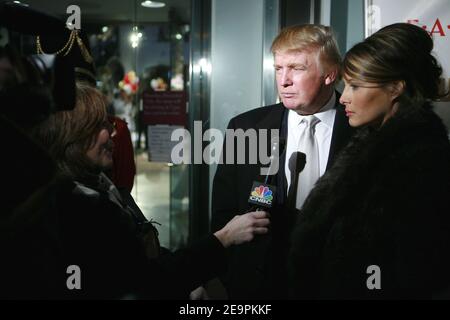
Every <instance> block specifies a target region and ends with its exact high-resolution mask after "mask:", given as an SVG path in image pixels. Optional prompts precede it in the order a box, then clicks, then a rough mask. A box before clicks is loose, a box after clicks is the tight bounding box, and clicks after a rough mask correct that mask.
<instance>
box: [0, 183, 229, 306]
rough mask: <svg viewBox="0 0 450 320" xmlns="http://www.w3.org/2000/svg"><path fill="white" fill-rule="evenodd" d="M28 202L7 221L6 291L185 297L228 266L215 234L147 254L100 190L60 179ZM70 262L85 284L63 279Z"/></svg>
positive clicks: (2, 290)
mask: <svg viewBox="0 0 450 320" xmlns="http://www.w3.org/2000/svg"><path fill="white" fill-rule="evenodd" d="M97 191H98V192H97ZM28 202H29V203H25V204H24V206H23V207H22V208H21V210H20V211H19V212H17V213H16V215H15V217H14V221H13V223H12V224H11V227H10V228H9V231H11V232H10V233H11V234H10V235H9V237H8V250H7V252H6V255H4V258H5V263H4V264H3V265H4V269H3V270H5V272H4V273H3V274H2V275H1V277H0V282H1V286H0V297H2V298H6V299H11V298H15V299H22V298H34V299H35V298H38V299H123V298H133V299H138V298H145V299H147V298H148V299H174V298H178V299H187V298H188V295H189V293H190V291H192V290H193V289H195V288H196V287H198V286H200V285H201V284H202V283H204V282H206V281H208V280H209V279H211V278H213V277H216V276H218V275H219V274H220V273H222V272H224V271H225V267H226V263H225V262H226V260H225V249H224V247H223V246H222V244H221V243H220V242H219V240H218V239H217V238H216V237H214V236H213V235H209V236H208V237H206V238H205V239H202V240H201V241H199V242H198V243H196V244H194V245H193V246H191V247H189V248H186V249H183V250H179V251H177V252H175V253H166V254H164V255H162V256H160V257H159V258H156V259H152V260H149V259H148V258H147V256H146V254H145V250H144V247H143V244H142V242H141V240H140V239H139V237H138V234H137V232H136V225H135V223H134V221H133V220H132V219H131V217H130V215H129V214H128V213H127V212H124V211H123V209H122V208H121V207H120V206H119V205H118V204H117V203H115V202H113V201H111V200H110V198H109V196H108V194H107V193H104V192H102V191H99V190H94V189H90V188H89V189H86V188H84V187H80V185H77V184H75V183H74V182H72V181H70V180H62V181H58V182H56V183H54V184H52V185H51V186H50V187H49V188H47V189H46V190H44V191H43V192H42V193H41V194H37V195H35V196H34V197H33V198H31V199H30V200H29V201H28ZM5 265H6V266H5ZM71 265H76V266H78V267H80V269H81V290H69V289H68V287H67V285H66V281H67V279H68V278H69V276H70V274H68V273H67V268H68V267H69V266H71Z"/></svg>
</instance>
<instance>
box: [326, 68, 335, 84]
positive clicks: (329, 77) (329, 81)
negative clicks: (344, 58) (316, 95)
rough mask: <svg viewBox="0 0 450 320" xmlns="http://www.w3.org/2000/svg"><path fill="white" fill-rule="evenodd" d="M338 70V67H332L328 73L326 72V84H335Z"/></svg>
mask: <svg viewBox="0 0 450 320" xmlns="http://www.w3.org/2000/svg"><path fill="white" fill-rule="evenodd" d="M337 75H338V71H337V69H336V68H331V69H330V70H329V71H328V72H327V73H325V85H327V86H328V85H330V84H333V83H334V82H335V81H336V78H337Z"/></svg>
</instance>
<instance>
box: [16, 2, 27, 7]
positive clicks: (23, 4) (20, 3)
mask: <svg viewBox="0 0 450 320" xmlns="http://www.w3.org/2000/svg"><path fill="white" fill-rule="evenodd" d="M13 3H15V4H18V5H21V6H24V7H28V4H26V3H22V2H20V1H13Z"/></svg>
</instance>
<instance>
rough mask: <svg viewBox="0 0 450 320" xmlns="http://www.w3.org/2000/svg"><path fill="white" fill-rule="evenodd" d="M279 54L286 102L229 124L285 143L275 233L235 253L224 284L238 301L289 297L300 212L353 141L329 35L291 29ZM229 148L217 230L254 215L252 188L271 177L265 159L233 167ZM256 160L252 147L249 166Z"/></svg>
mask: <svg viewBox="0 0 450 320" xmlns="http://www.w3.org/2000/svg"><path fill="white" fill-rule="evenodd" d="M272 53H273V55H274V61H275V63H274V66H275V71H276V82H277V89H278V94H279V96H280V99H281V101H282V102H281V103H279V104H275V105H271V106H266V107H262V108H258V109H254V110H251V111H249V112H246V113H243V114H240V115H238V116H236V117H235V118H233V119H232V120H231V121H230V123H229V125H228V129H235V130H236V129H243V130H244V131H246V130H248V129H256V130H257V131H258V130H259V129H268V130H271V129H278V130H279V132H280V137H282V138H283V140H284V139H285V141H286V147H285V148H283V150H282V152H281V156H280V161H279V170H278V173H277V174H276V175H275V176H273V178H272V182H271V183H272V184H273V185H276V188H277V193H276V200H275V202H276V204H275V205H274V207H273V208H272V209H271V211H270V212H271V222H272V226H271V233H270V234H268V235H265V236H262V237H259V238H257V239H255V241H253V242H251V243H249V244H246V245H243V246H240V247H238V248H235V249H234V250H233V251H232V252H230V255H229V260H228V261H229V269H228V274H227V276H225V277H224V278H222V279H221V280H222V282H223V283H224V285H225V287H226V289H227V292H228V295H229V298H231V299H282V298H286V297H287V279H286V263H285V262H286V256H287V251H288V248H289V238H290V228H291V226H292V224H293V221H294V219H295V217H296V216H297V215H298V214H301V211H300V212H299V210H301V208H302V205H303V203H304V201H305V198H306V196H307V194H308V193H309V191H310V190H311V189H312V187H313V184H314V183H315V181H317V179H318V178H319V177H320V176H321V175H322V174H323V173H324V172H325V170H326V169H327V168H329V167H330V166H331V165H332V163H333V161H334V159H335V158H336V155H337V153H338V151H339V150H340V149H341V148H342V147H343V146H344V145H345V144H346V143H347V141H348V139H349V137H350V136H351V129H350V127H349V125H348V121H347V119H346V116H345V112H344V108H342V106H341V105H340V104H339V93H338V92H336V91H335V88H334V85H335V82H336V80H337V79H338V77H339V65H340V62H341V59H340V55H339V51H338V48H337V44H336V41H335V39H334V36H333V34H332V32H331V30H330V28H329V27H324V26H319V25H298V26H292V27H288V28H285V29H283V30H282V31H281V32H280V34H279V35H278V36H277V37H276V38H275V40H274V42H273V44H272ZM269 136H270V135H269ZM268 140H269V141H268V142H267V143H268V145H270V138H269V139H268ZM225 145H226V142H225V144H224V149H223V160H224V164H220V165H219V166H218V168H217V172H216V175H215V177H214V182H213V195H212V229H213V231H214V230H218V229H219V228H221V227H222V226H223V225H224V224H225V223H226V221H228V220H229V219H230V218H231V215H232V214H233V213H235V212H242V213H244V212H246V211H247V210H249V209H250V207H251V205H250V204H249V203H248V198H249V195H250V191H251V188H252V185H253V181H258V180H259V181H262V180H263V178H264V177H263V176H261V172H260V169H261V167H262V163H261V161H260V159H258V163H256V164H251V163H246V164H236V162H235V164H229V163H226V162H225V161H226V159H227V155H226V152H227V150H226V148H225ZM257 146H260V142H259V141H258V143H257ZM234 151H237V149H235V150H234ZM258 151H259V149H258ZM297 151H300V152H302V153H303V154H304V155H305V156H306V166H305V168H304V169H303V170H300V169H301V168H295V167H293V166H292V163H295V161H292V160H290V159H291V157H293V156H296V155H298V153H297ZM249 153H250V150H249V146H248V145H246V147H245V156H246V159H249V155H250V154H249ZM258 154H259V152H258ZM237 156H242V155H236V152H235V154H234V158H235V159H236V157H237ZM247 161H248V160H247ZM289 163H291V165H289ZM297 171H299V172H297ZM288 204H290V205H288Z"/></svg>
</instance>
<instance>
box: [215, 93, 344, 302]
mask: <svg viewBox="0 0 450 320" xmlns="http://www.w3.org/2000/svg"><path fill="white" fill-rule="evenodd" d="M336 101H337V102H336V106H335V108H336V111H337V112H336V117H335V122H334V128H333V136H332V141H331V147H330V155H329V159H328V165H327V168H328V167H330V165H331V164H332V163H333V161H334V159H335V157H336V154H337V152H338V151H339V150H340V149H341V148H342V147H343V146H345V145H346V143H347V142H348V140H349V138H350V136H351V133H352V132H353V131H352V130H351V128H350V126H349V125H348V120H347V118H346V116H345V112H344V108H343V107H342V106H341V105H339V103H338V101H339V97H337V99H336ZM287 114H288V112H287V109H286V108H285V107H284V106H283V104H281V103H280V104H276V105H271V106H268V107H262V108H257V109H254V110H250V111H248V112H245V113H243V114H240V115H238V116H236V117H235V118H233V119H232V120H231V121H230V123H229V125H228V129H243V130H244V131H246V130H248V129H256V130H257V132H258V129H268V130H270V129H278V130H280V136H281V137H287ZM268 134H269V136H270V131H269V133H268ZM225 143H226V142H225ZM268 144H270V139H268ZM235 145H236V144H235ZM258 146H259V141H258ZM268 150H270V149H268ZM245 151H246V163H248V159H249V148H248V145H246V150H245ZM258 152H259V150H258ZM235 154H236V152H235ZM223 159H224V162H225V159H226V148H225V144H224V148H223ZM258 160H259V159H258ZM235 163H236V162H235ZM284 163H285V156H284V154H282V155H281V157H280V164H279V171H278V174H277V175H276V176H275V177H274V178H273V180H272V184H275V185H276V187H277V195H276V200H275V202H276V203H277V204H276V205H275V206H274V207H273V208H272V209H271V210H270V213H271V232H270V233H269V234H268V235H264V236H259V237H257V238H256V239H255V240H253V241H252V242H250V243H246V244H243V245H240V246H236V247H232V248H230V250H229V256H228V261H229V269H228V275H227V276H226V277H224V278H223V279H222V282H223V283H224V285H225V287H226V288H227V291H228V294H229V297H230V298H232V299H271V298H272V299H273V298H285V297H286V296H287V289H286V287H285V281H286V274H287V271H286V268H285V263H284V261H285V260H286V258H285V257H286V256H287V250H288V249H289V235H290V228H291V227H292V225H293V221H292V216H291V215H292V213H289V211H288V210H286V208H284V202H285V199H286V193H287V190H286V179H285V178H284V177H285V173H284ZM261 167H264V166H263V165H261V163H259V162H258V163H256V164H220V165H219V166H218V168H217V172H216V175H215V177H214V182H213V194H212V231H216V230H218V229H220V228H222V227H223V226H224V225H225V224H226V223H227V222H228V221H229V220H230V219H231V218H232V217H233V216H234V215H236V214H242V213H244V212H246V211H249V210H250V209H251V205H250V204H249V203H248V198H249V195H250V191H251V188H252V184H253V182H254V181H263V178H264V177H263V176H261V175H260V168H261ZM274 262H276V263H274Z"/></svg>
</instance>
